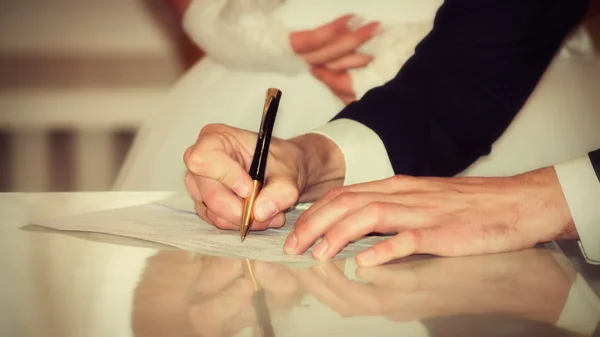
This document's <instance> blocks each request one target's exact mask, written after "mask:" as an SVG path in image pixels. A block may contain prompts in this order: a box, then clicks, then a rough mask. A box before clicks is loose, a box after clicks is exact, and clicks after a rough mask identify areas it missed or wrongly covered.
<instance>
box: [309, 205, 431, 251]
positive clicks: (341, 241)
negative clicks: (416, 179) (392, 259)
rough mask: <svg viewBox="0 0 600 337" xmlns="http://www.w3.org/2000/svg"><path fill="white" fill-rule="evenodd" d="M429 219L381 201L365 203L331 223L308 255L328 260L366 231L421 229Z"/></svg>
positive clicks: (410, 210)
mask: <svg viewBox="0 0 600 337" xmlns="http://www.w3.org/2000/svg"><path fill="white" fill-rule="evenodd" d="M381 199H383V198H379V199H378V200H381ZM430 221H431V220H430V216H429V215H428V213H427V212H426V211H422V210H415V209H408V208H407V207H405V206H403V205H399V204H395V203H386V202H382V201H378V202H373V203H369V204H368V205H366V206H365V207H363V208H361V209H359V210H358V211H356V212H354V213H351V214H350V215H348V216H346V217H344V218H343V219H341V220H340V221H338V222H337V223H335V224H334V225H333V226H331V227H330V229H329V230H328V231H327V233H326V234H325V235H324V236H323V239H322V240H321V242H320V243H319V244H318V245H317V246H316V247H314V248H313V250H312V255H313V257H314V258H315V259H318V260H329V259H331V258H333V257H334V256H335V255H337V253H339V252H340V251H341V250H342V249H344V247H346V246H347V245H348V244H349V243H350V242H352V241H354V240H357V239H360V238H362V237H364V236H365V235H367V234H369V233H373V232H376V233H381V234H384V233H393V232H398V231H402V230H405V229H413V228H422V227H424V226H428V225H429V223H430Z"/></svg>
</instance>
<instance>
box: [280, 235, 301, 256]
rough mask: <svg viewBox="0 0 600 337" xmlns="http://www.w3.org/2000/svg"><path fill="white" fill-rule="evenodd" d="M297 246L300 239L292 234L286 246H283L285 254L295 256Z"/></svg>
mask: <svg viewBox="0 0 600 337" xmlns="http://www.w3.org/2000/svg"><path fill="white" fill-rule="evenodd" d="M297 244H298V238H296V234H294V232H292V233H291V234H290V236H289V237H288V238H287V240H286V241H285V245H284V246H283V252H284V253H286V254H294V252H295V249H296V245H297Z"/></svg>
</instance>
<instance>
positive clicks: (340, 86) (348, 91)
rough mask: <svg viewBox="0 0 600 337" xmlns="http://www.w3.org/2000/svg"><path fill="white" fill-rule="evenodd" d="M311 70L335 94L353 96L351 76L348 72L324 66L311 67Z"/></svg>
mask: <svg viewBox="0 0 600 337" xmlns="http://www.w3.org/2000/svg"><path fill="white" fill-rule="evenodd" d="M311 72H312V74H313V76H314V77H316V78H317V79H318V80H319V81H321V82H323V83H324V84H325V85H326V86H328V87H329V89H331V91H333V92H334V93H335V94H336V95H337V96H350V97H352V96H354V89H353V88H352V78H351V77H350V74H348V72H337V71H333V70H330V69H327V68H324V67H315V68H312V70H311Z"/></svg>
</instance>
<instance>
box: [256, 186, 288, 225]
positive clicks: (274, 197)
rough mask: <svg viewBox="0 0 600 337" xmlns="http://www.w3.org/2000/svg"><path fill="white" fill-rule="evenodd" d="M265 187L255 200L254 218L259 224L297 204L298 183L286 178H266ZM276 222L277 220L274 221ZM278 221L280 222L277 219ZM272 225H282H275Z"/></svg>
mask: <svg viewBox="0 0 600 337" xmlns="http://www.w3.org/2000/svg"><path fill="white" fill-rule="evenodd" d="M267 179H268V180H267V183H266V185H265V187H264V188H263V189H262V190H261V192H260V194H259V195H258V197H257V198H256V204H255V208H254V218H255V219H256V221H259V222H266V221H269V220H271V219H272V218H273V217H274V216H275V215H277V214H279V213H281V212H285V211H286V210H287V209H288V208H290V207H292V206H294V205H295V204H296V203H297V202H298V197H299V192H298V183H297V182H295V181H292V180H291V179H289V178H287V177H273V178H270V179H269V178H267ZM275 220H277V219H275ZM279 220H282V219H281V218H279ZM274 225H279V227H281V225H283V224H282V223H281V224H280V223H277V224H274Z"/></svg>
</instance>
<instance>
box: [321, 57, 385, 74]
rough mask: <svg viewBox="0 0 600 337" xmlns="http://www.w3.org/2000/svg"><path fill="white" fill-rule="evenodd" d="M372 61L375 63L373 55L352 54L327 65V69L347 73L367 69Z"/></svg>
mask: <svg viewBox="0 0 600 337" xmlns="http://www.w3.org/2000/svg"><path fill="white" fill-rule="evenodd" d="M371 61H373V56H371V55H366V54H359V53H352V54H348V55H345V56H342V57H341V58H339V59H337V60H335V61H332V62H329V63H327V64H326V65H325V68H327V69H330V70H333V71H346V70H350V69H356V68H362V67H365V66H366V65H367V64H369V63H371Z"/></svg>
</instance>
